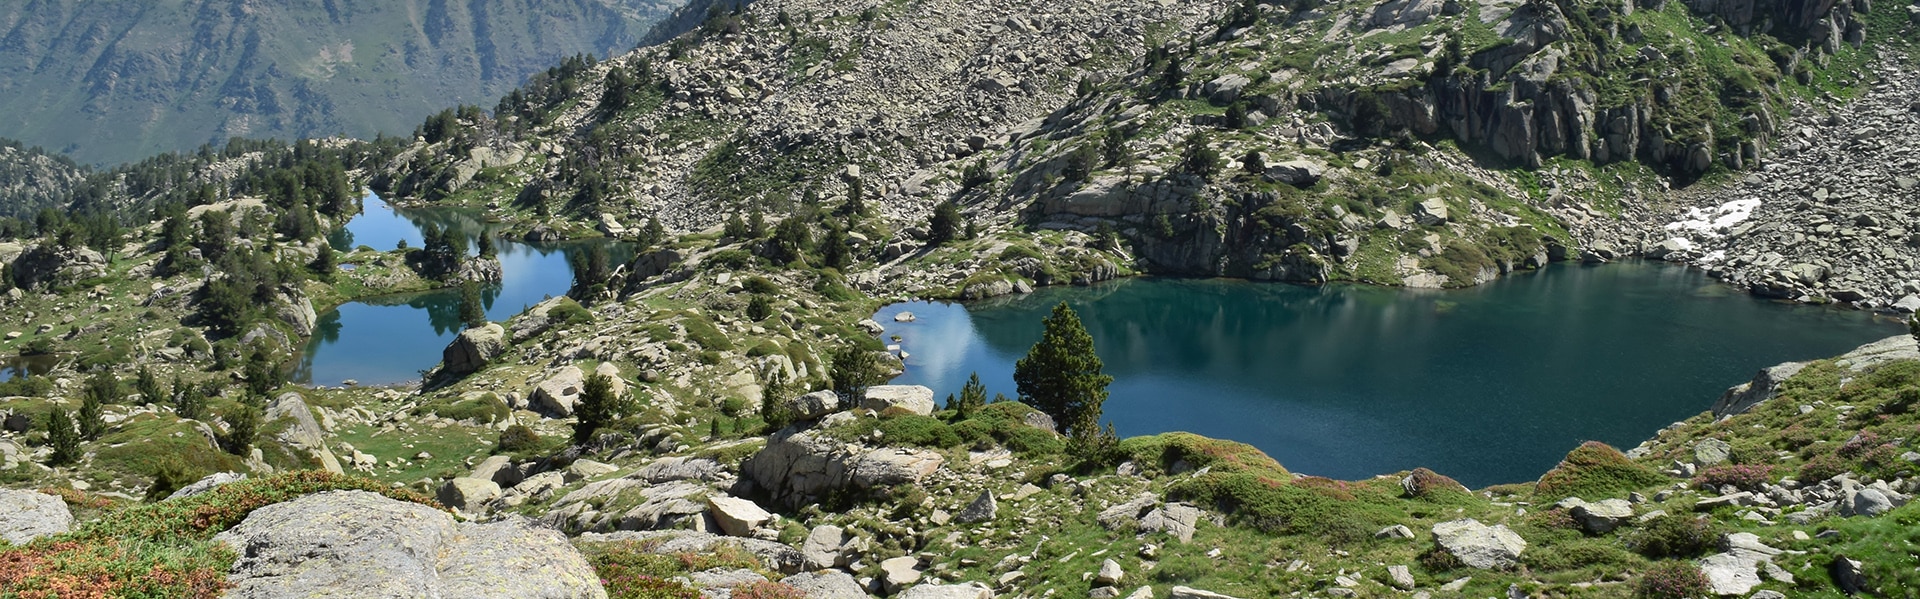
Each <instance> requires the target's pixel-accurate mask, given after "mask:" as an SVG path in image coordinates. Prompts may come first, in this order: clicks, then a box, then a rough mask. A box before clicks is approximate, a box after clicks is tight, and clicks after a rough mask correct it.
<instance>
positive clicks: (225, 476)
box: [167, 472, 247, 499]
mask: <svg viewBox="0 0 1920 599" xmlns="http://www.w3.org/2000/svg"><path fill="white" fill-rule="evenodd" d="M246 479H247V475H245V474H241V473H238V472H215V473H213V474H209V475H207V476H206V477H205V478H202V479H200V480H197V481H194V482H193V484H190V485H187V486H184V487H180V489H179V490H177V491H174V492H173V494H172V495H168V496H167V499H179V498H182V497H192V496H195V495H199V494H201V493H205V492H207V491H212V490H213V489H214V488H215V487H219V486H220V485H224V484H227V483H231V482H239V481H243V480H246Z"/></svg>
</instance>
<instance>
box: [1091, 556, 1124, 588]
mask: <svg viewBox="0 0 1920 599" xmlns="http://www.w3.org/2000/svg"><path fill="white" fill-rule="evenodd" d="M1126 576H1127V573H1126V571H1125V570H1121V569H1120V562H1116V561H1113V560H1112V559H1108V560H1105V561H1102V562H1100V571H1099V572H1097V573H1095V574H1094V575H1093V584H1094V586H1116V585H1119V584H1120V580H1121V579H1123V578H1126Z"/></svg>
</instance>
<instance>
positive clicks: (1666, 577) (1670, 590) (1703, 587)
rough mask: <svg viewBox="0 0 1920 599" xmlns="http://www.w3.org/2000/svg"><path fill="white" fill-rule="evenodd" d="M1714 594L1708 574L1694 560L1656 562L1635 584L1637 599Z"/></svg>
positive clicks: (1680, 597)
mask: <svg viewBox="0 0 1920 599" xmlns="http://www.w3.org/2000/svg"><path fill="white" fill-rule="evenodd" d="M1710 595H1712V592H1711V590H1710V589H1709V588H1708V587H1707V575H1706V573H1704V572H1701V571H1700V567H1699V566H1695V565H1693V563H1692V562H1684V561H1670V562H1661V563H1658V564H1654V566H1653V567H1651V568H1648V569H1647V573H1646V574H1642V575H1640V581H1639V582H1638V583H1635V584H1634V587H1633V596H1634V597H1636V598H1637V599H1687V598H1689V597H1707V596H1710Z"/></svg>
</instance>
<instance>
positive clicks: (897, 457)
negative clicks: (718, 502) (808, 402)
mask: <svg viewBox="0 0 1920 599" xmlns="http://www.w3.org/2000/svg"><path fill="white" fill-rule="evenodd" d="M945 461H946V460H945V458H942V457H941V456H940V454H939V453H937V452H932V451H926V450H912V449H899V448H892V447H880V448H869V447H864V446H860V445H849V444H846V443H842V442H840V441H836V440H833V439H829V438H827V437H825V436H824V435H821V434H820V433H819V431H816V430H814V429H811V428H806V429H788V430H784V431H781V432H779V433H776V434H774V435H773V436H772V437H769V438H768V440H767V446H766V447H765V448H763V449H761V450H760V451H759V452H758V453H755V454H754V455H753V457H751V458H748V459H747V461H746V462H744V463H742V464H741V467H740V470H741V473H742V474H744V475H745V476H746V477H747V478H750V479H752V480H753V481H754V483H755V484H757V485H759V488H760V489H763V490H765V491H766V492H767V493H768V494H769V495H771V496H772V497H773V498H774V500H775V501H776V502H777V503H780V504H782V505H785V506H787V507H791V508H798V507H800V506H803V505H807V504H809V503H816V502H818V501H819V500H820V499H822V498H824V497H825V496H826V495H827V494H829V493H833V492H836V491H839V490H842V489H857V490H867V489H874V488H885V487H891V486H893V485H898V484H914V483H918V482H920V480H922V479H924V478H926V477H927V476H928V475H930V474H933V472H934V471H936V470H939V469H940V467H941V465H942V464H944V463H945Z"/></svg>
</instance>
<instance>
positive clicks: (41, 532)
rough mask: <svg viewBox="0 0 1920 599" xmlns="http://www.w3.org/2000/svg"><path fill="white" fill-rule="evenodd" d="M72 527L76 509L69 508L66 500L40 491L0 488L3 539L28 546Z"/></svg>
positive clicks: (0, 526) (0, 528)
mask: <svg viewBox="0 0 1920 599" xmlns="http://www.w3.org/2000/svg"><path fill="white" fill-rule="evenodd" d="M72 526H73V512H70V511H68V510H67V502H66V500H63V499H61V498H59V497H56V496H53V495H48V494H46V493H41V492H39V491H9V490H6V489H0V540H5V541H6V542H8V543H12V544H14V545H25V544H27V542H28V541H32V540H34V539H37V538H40V537H47V536H53V535H57V534H60V533H64V532H67V529H68V528H71V527H72Z"/></svg>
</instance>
